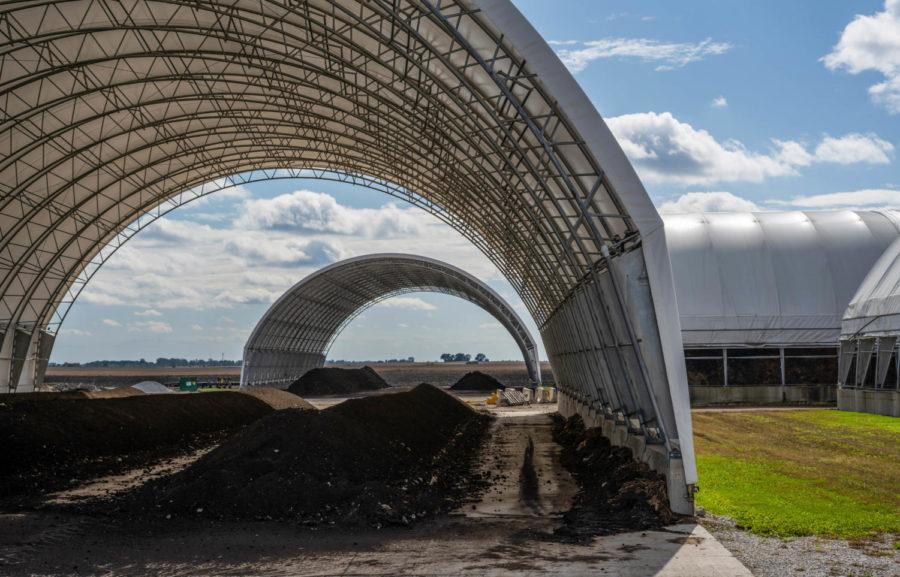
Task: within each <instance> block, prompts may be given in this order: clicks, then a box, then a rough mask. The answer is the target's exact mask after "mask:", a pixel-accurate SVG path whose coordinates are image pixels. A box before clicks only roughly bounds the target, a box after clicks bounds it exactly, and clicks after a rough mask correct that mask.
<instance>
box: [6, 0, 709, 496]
mask: <svg viewBox="0 0 900 577" xmlns="http://www.w3.org/2000/svg"><path fill="white" fill-rule="evenodd" d="M0 58H2V61H0V330H2V332H3V337H2V341H0V342H2V344H0V390H14V389H16V387H17V386H19V384H20V383H24V385H25V386H26V387H27V386H28V384H29V379H30V380H31V384H32V385H33V383H34V377H33V375H36V374H37V373H39V365H41V364H42V363H45V362H46V358H47V356H48V355H49V349H50V347H52V344H53V333H52V323H53V321H54V319H56V321H57V323H58V319H59V317H58V316H54V315H56V311H57V310H58V309H60V305H61V304H63V303H64V302H65V300H66V298H67V296H66V295H68V297H71V296H72V295H73V289H74V292H75V293H77V285H78V279H79V278H81V279H84V278H85V274H87V275H89V274H90V269H89V267H90V266H91V263H93V262H95V258H96V257H97V256H98V254H101V253H102V251H103V250H104V249H105V247H111V248H114V247H115V244H112V245H111V244H110V243H114V242H115V240H116V239H117V238H119V236H120V235H121V234H122V233H123V231H126V230H127V229H128V227H129V226H132V225H133V224H134V223H135V222H139V219H140V218H141V217H142V215H146V214H147V213H148V211H150V210H151V209H153V208H154V207H158V206H162V205H164V204H165V202H166V200H167V199H170V198H172V197H174V196H176V195H178V194H182V193H183V191H187V190H191V189H193V188H194V187H198V186H202V185H203V184H204V183H209V182H214V181H216V180H217V179H222V178H225V177H228V176H230V175H235V174H242V173H246V172H248V171H258V170H275V169H278V168H282V167H293V168H294V169H297V170H303V169H320V170H321V169H327V170H329V171H332V172H334V173H343V174H350V175H366V177H367V178H369V179H372V181H373V182H381V183H391V185H392V186H396V187H398V189H403V190H406V191H415V195H416V197H417V198H419V199H422V200H423V201H425V202H427V203H429V206H431V207H433V209H434V212H435V213H436V214H440V216H441V218H443V219H444V220H445V221H446V222H448V223H450V224H451V225H452V226H454V227H455V228H456V229H457V230H459V231H460V233H461V234H463V235H464V236H466V237H467V238H468V239H469V240H471V241H472V242H473V243H475V245H476V246H478V248H479V249H481V250H482V251H483V252H484V253H485V254H486V255H487V256H488V257H489V258H490V259H491V260H492V261H493V262H494V263H495V264H496V266H497V267H498V269H499V270H500V271H501V272H502V273H503V274H504V275H505V276H506V278H507V279H508V280H509V282H510V283H511V284H512V286H513V287H514V288H515V289H516V290H517V292H518V293H519V295H520V296H521V298H522V300H523V302H524V303H525V305H526V306H527V307H528V309H529V311H530V312H531V314H532V316H533V317H534V319H535V321H536V322H537V323H538V325H539V327H540V330H541V336H542V339H543V342H544V344H545V346H546V349H547V352H548V357H549V360H550V362H551V364H552V366H553V370H554V373H555V374H556V376H557V381H558V383H560V389H561V393H562V399H563V402H562V405H561V407H562V408H563V411H564V412H572V411H578V412H580V413H582V414H583V415H585V416H587V417H590V418H596V419H600V420H603V421H604V422H606V423H610V424H611V425H610V426H614V427H619V428H622V429H623V430H624V431H625V433H624V437H623V438H627V439H631V440H632V441H630V442H632V444H633V448H634V449H635V451H636V454H637V456H638V457H639V458H642V459H644V460H645V461H647V462H650V463H651V464H653V465H654V466H656V467H657V468H659V469H660V470H662V471H664V472H665V473H666V474H667V478H668V479H669V484H670V499H671V500H672V503H673V505H674V506H675V507H676V508H677V509H680V510H687V509H688V508H689V504H690V492H691V487H692V485H693V484H694V483H695V482H696V468H695V464H694V454H693V444H692V438H691V420H690V408H689V400H688V391H687V381H686V375H685V370H684V358H683V356H682V350H681V335H680V330H679V322H678V313H677V306H676V304H675V299H674V288H673V285H672V278H671V270H670V268H671V266H670V264H669V259H668V254H667V253H666V246H665V233H664V230H663V227H662V222H661V220H660V218H659V215H658V214H657V212H656V210H655V208H654V207H653V205H652V203H651V202H650V200H649V198H648V196H647V194H646V191H645V190H644V188H643V186H642V185H641V183H640V181H639V179H638V178H637V175H636V174H635V173H634V170H633V168H632V167H631V165H630V164H629V162H628V160H627V159H626V158H625V156H624V154H623V153H622V150H621V148H620V147H619V145H618V143H616V141H615V139H614V138H613V137H612V134H611V133H610V131H609V129H608V128H607V126H606V125H605V123H604V122H603V120H602V119H601V118H600V116H599V114H597V112H596V110H595V109H594V107H593V106H592V105H591V103H590V101H589V99H588V98H587V97H586V96H585V94H584V93H583V92H582V90H581V88H580V87H579V86H578V84H577V83H576V82H575V80H574V79H573V78H572V76H571V74H570V73H569V72H568V71H567V70H566V69H565V67H564V66H563V65H562V64H561V63H560V61H559V59H558V58H557V57H556V55H555V54H554V53H553V51H552V50H551V49H550V47H549V46H548V45H547V43H546V42H544V40H543V39H542V38H541V37H540V36H539V35H538V34H537V33H536V32H535V30H534V29H533V28H532V27H531V25H530V24H529V23H528V22H527V20H525V18H524V17H523V16H522V15H521V14H520V13H519V12H518V11H517V10H516V9H515V7H513V6H512V4H511V3H510V2H509V0H368V1H366V2H362V1H360V0H308V1H304V2H296V1H293V0H281V1H277V0H272V1H268V0H262V1H261V0H229V1H227V2H225V1H216V0H211V1H209V2H202V3H201V2H195V1H188V0H180V1H179V0H171V1H169V0H156V1H154V0H134V1H132V2H114V1H112V0H72V1H64V0H56V1H46V2H43V1H29V2H24V1H23V2H6V3H3V4H2V6H0ZM23 374H24V375H25V378H24V380H23V379H22V378H20V377H22V375H23Z"/></svg>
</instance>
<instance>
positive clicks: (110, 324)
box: [100, 319, 122, 327]
mask: <svg viewBox="0 0 900 577" xmlns="http://www.w3.org/2000/svg"><path fill="white" fill-rule="evenodd" d="M100 322H101V323H103V324H104V325H106V326H108V327H121V326H122V323H120V322H119V321H117V320H115V319H103V320H102V321H100Z"/></svg>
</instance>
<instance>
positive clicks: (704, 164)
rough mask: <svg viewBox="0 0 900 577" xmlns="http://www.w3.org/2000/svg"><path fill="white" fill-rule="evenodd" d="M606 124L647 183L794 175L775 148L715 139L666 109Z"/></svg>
mask: <svg viewBox="0 0 900 577" xmlns="http://www.w3.org/2000/svg"><path fill="white" fill-rule="evenodd" d="M607 123H608V124H609V127H610V129H611V130H612V131H613V133H615V135H616V137H617V138H618V140H619V143H620V144H621V145H622V149H623V150H624V151H625V154H627V155H628V157H629V158H630V159H631V160H632V161H633V162H634V163H635V164H636V165H637V167H638V170H639V172H640V173H641V176H642V177H644V178H646V179H647V180H648V181H651V182H674V183H679V184H685V185H692V184H710V183H714V182H735V181H748V182H760V181H762V180H764V179H766V178H769V177H773V176H786V175H792V174H796V170H795V169H794V167H793V166H792V165H791V164H789V163H787V162H785V161H784V160H782V159H781V158H780V157H779V156H778V154H777V151H773V152H771V153H768V154H761V153H756V152H751V151H749V150H747V149H746V148H745V147H744V146H743V145H742V144H741V143H740V142H738V141H735V140H729V141H725V142H719V141H718V140H716V139H715V138H714V137H713V136H712V135H711V134H710V133H709V132H707V131H705V130H702V129H696V128H694V127H693V126H691V125H690V124H688V123H686V122H680V121H679V120H678V119H676V118H675V117H674V116H673V115H672V114H671V113H669V112H663V113H659V114H657V113H656V112H644V113H637V114H625V115H623V116H616V117H614V118H610V119H608V120H607Z"/></svg>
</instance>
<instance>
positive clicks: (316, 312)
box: [241, 253, 541, 388]
mask: <svg viewBox="0 0 900 577" xmlns="http://www.w3.org/2000/svg"><path fill="white" fill-rule="evenodd" d="M413 292H437V293H443V294H448V295H451V296H456V297H459V298H462V299H465V300H467V301H469V302H471V303H473V304H475V305H477V306H479V307H481V308H482V309H484V310H485V311H486V312H488V313H489V314H490V315H491V316H493V317H494V318H495V319H497V321H499V322H500V324H502V325H503V327H504V328H505V329H506V330H507V331H509V334H510V335H511V336H512V337H513V340H515V342H516V345H517V346H518V347H519V350H520V351H521V352H522V357H523V358H524V360H525V364H526V367H527V369H528V377H529V379H530V380H531V382H532V383H535V384H540V382H541V369H540V363H539V360H538V354H537V345H536V344H535V342H534V339H533V338H532V337H531V334H530V333H529V331H528V329H527V328H526V327H525V325H524V324H523V323H522V320H521V319H520V318H519V315H517V314H516V312H515V311H514V310H513V308H512V307H511V306H510V305H509V304H508V303H507V302H506V301H505V300H503V298H502V297H501V296H500V295H498V294H497V293H496V292H495V291H494V290H493V289H491V288H490V287H489V286H488V285H487V284H485V283H484V282H482V281H480V280H478V279H477V278H475V277H474V276H472V275H471V274H469V273H467V272H465V271H463V270H461V269H459V268H457V267H455V266H452V265H450V264H447V263H445V262H441V261H439V260H435V259H431V258H427V257H423V256H417V255H410V254H392V253H387V254H371V255H364V256H359V257H354V258H349V259H346V260H342V261H339V262H336V263H333V264H331V265H329V266H327V267H324V268H322V269H320V270H318V271H316V272H314V273H312V274H311V275H309V276H307V277H306V278H304V279H303V280H301V281H300V282H298V283H297V284H295V285H294V286H293V287H291V288H290V289H288V290H287V291H286V292H285V293H284V294H283V295H282V296H281V297H280V298H279V299H278V300H277V301H275V303H274V304H273V305H272V306H271V307H270V308H269V310H268V311H266V313H265V314H264V315H263V316H262V318H261V319H260V320H259V321H258V322H257V324H256V327H255V328H254V329H253V332H252V333H251V334H250V337H249V338H248V339H247V343H246V344H245V345H244V362H243V365H242V368H241V386H242V387H255V386H268V387H278V388H286V387H288V386H290V384H291V383H293V382H294V381H295V380H297V379H299V378H300V377H302V376H303V375H304V374H306V372H307V371H309V370H310V369H313V368H317V367H321V366H323V365H324V364H325V358H326V355H327V354H328V351H329V350H330V349H331V346H332V344H333V343H334V341H335V339H337V337H338V336H339V335H340V334H341V332H343V330H344V328H345V327H346V326H347V325H348V324H350V322H352V321H353V319H355V318H356V317H357V316H359V315H360V314H362V313H363V312H364V311H365V310H367V309H369V308H371V307H372V306H374V305H376V304H378V303H380V302H382V301H384V300H387V299H390V298H393V297H395V296H398V295H402V294H408V293H413Z"/></svg>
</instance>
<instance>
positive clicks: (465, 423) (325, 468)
mask: <svg viewBox="0 0 900 577" xmlns="http://www.w3.org/2000/svg"><path fill="white" fill-rule="evenodd" d="M490 420H491V417H489V416H487V415H483V414H480V413H476V412H475V411H473V410H472V409H470V408H469V407H468V406H467V405H465V404H463V403H461V402H459V401H458V400H456V399H455V398H453V397H452V396H451V395H448V394H446V393H444V392H442V391H440V390H438V389H436V388H435V387H432V386H431V385H426V384H423V385H419V386H418V387H416V388H415V389H413V390H411V391H409V392H403V393H395V394H387V395H378V396H375V397H367V398H361V399H352V400H349V401H346V402H344V403H341V404H339V405H336V406H334V407H331V408H328V409H326V410H323V411H303V410H294V409H287V410H283V411H277V412H275V413H273V414H271V415H269V416H268V417H266V418H264V419H260V420H259V421H257V422H256V423H254V424H252V425H251V426H249V427H247V428H246V429H244V430H243V431H241V432H240V433H238V434H236V435H234V436H233V437H231V438H230V439H228V440H227V441H225V442H224V443H222V444H221V445H220V446H219V447H217V448H216V449H214V450H213V451H211V452H210V453H208V454H207V455H205V456H203V457H202V458H200V459H199V460H198V461H196V462H195V463H194V464H193V465H191V466H190V467H188V468H187V469H184V470H182V471H180V472H179V473H176V474H175V475H172V476H170V477H165V478H160V479H157V480H155V481H152V482H151V483H149V484H148V485H146V486H145V487H143V488H142V489H139V490H138V491H137V492H136V493H134V494H132V495H131V496H128V497H126V498H125V501H124V502H123V503H121V504H120V506H121V508H122V509H123V510H125V511H133V512H134V513H135V514H136V515H144V514H146V512H147V511H156V512H157V513H158V514H160V515H167V516H168V515H175V516H192V517H196V516H202V517H207V518H213V519H231V520H252V519H277V520H289V521H293V522H297V523H300V524H305V525H310V526H318V525H335V524H337V525H341V526H374V527H381V526H384V525H408V524H411V523H413V522H414V521H416V520H419V519H422V518H424V517H429V516H433V515H436V514H439V513H442V512H445V511H448V510H451V509H453V508H455V507H457V506H458V505H459V504H460V503H461V502H462V501H463V500H464V498H466V497H471V496H472V495H473V494H476V493H477V491H478V490H479V489H480V488H481V487H483V486H484V485H485V484H486V481H485V479H483V478H481V476H480V475H481V473H478V472H477V466H476V457H477V453H478V450H479V446H480V445H481V443H482V441H483V439H484V437H485V436H486V434H487V431H488V429H489V426H490Z"/></svg>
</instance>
